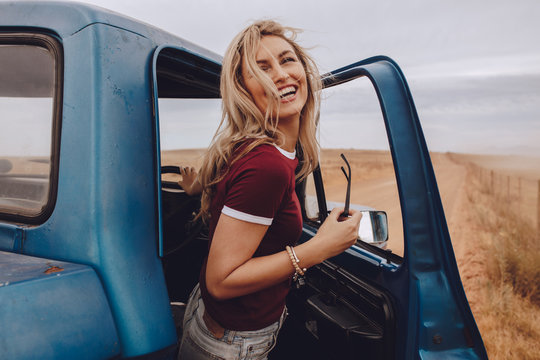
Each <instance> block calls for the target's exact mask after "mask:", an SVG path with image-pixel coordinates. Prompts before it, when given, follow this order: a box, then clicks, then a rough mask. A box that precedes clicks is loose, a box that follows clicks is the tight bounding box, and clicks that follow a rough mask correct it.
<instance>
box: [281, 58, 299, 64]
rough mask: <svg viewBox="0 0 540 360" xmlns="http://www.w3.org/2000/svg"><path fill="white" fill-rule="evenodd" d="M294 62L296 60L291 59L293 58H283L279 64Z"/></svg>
mask: <svg viewBox="0 0 540 360" xmlns="http://www.w3.org/2000/svg"><path fill="white" fill-rule="evenodd" d="M294 61H296V59H295V58H293V57H285V58H283V60H282V61H281V62H282V63H288V62H294Z"/></svg>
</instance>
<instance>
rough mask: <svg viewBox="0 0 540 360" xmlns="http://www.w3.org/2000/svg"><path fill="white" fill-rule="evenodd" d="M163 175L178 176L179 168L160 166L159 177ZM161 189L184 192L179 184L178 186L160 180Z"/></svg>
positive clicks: (173, 182) (175, 183) (172, 182)
mask: <svg viewBox="0 0 540 360" xmlns="http://www.w3.org/2000/svg"><path fill="white" fill-rule="evenodd" d="M163 174H178V175H180V166H172V165H167V166H162V167H161V175H163ZM161 187H162V188H165V189H175V190H184V189H182V187H181V186H180V184H178V183H177V182H175V181H163V180H161Z"/></svg>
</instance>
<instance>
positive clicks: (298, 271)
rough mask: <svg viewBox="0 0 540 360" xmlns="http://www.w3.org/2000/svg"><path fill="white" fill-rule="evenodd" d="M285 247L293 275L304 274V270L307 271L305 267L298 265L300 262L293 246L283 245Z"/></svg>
mask: <svg viewBox="0 0 540 360" xmlns="http://www.w3.org/2000/svg"><path fill="white" fill-rule="evenodd" d="M285 249H286V250H287V254H289V258H290V259H291V263H292V265H293V267H294V277H295V278H296V277H298V275H300V276H304V274H305V272H306V271H307V269H306V268H301V267H300V266H298V264H299V263H300V259H298V256H296V252H295V251H294V248H292V247H290V246H285Z"/></svg>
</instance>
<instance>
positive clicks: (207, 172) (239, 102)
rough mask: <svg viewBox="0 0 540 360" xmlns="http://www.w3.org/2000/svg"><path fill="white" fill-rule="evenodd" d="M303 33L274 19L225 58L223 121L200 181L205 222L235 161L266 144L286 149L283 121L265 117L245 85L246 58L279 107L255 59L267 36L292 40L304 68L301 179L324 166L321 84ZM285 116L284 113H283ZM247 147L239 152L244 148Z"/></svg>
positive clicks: (244, 36) (257, 26) (239, 40)
mask: <svg viewBox="0 0 540 360" xmlns="http://www.w3.org/2000/svg"><path fill="white" fill-rule="evenodd" d="M297 33H298V30H297V29H294V28H290V27H285V26H282V25H280V24H279V23H277V22H275V21H271V20H263V21H258V22H255V23H253V24H252V25H250V26H248V27H247V28H246V29H244V30H243V31H242V32H240V33H239V34H238V35H237V36H236V37H235V38H234V39H233V40H232V42H231V44H230V45H229V47H228V49H227V51H226V52H225V56H224V58H223V64H222V70H221V85H220V90H221V97H222V100H223V102H222V118H221V122H220V125H219V127H218V130H217V132H216V134H215V135H214V138H213V140H212V143H211V144H210V147H209V148H208V151H207V152H206V154H205V156H204V158H203V165H202V167H201V169H200V171H199V176H198V180H199V182H200V183H201V185H202V188H203V192H202V195H201V210H200V212H199V215H198V216H200V217H202V218H203V219H204V220H207V219H208V218H209V207H210V201H211V198H212V195H213V191H214V188H215V185H216V184H217V183H218V182H220V181H221V180H222V179H223V178H224V177H225V175H226V174H227V171H228V168H229V167H230V166H231V165H232V164H234V162H235V161H237V160H238V159H240V158H241V157H242V156H244V155H245V154H247V153H248V152H250V151H251V150H253V149H254V148H255V147H256V146H259V145H261V144H276V145H278V146H280V145H282V142H283V139H282V136H281V135H282V134H281V133H280V132H279V130H278V129H277V126H278V122H279V119H277V118H276V117H273V116H272V115H273V114H272V109H273V108H274V107H273V106H270V105H269V106H268V107H267V109H266V113H265V114H262V113H261V111H260V110H259V109H258V108H257V106H256V105H255V103H254V101H253V99H252V98H251V95H250V94H249V92H248V91H247V90H246V88H245V87H244V85H243V79H242V59H243V58H244V57H245V60H246V61H245V63H246V64H247V68H248V69H246V70H247V71H248V72H249V73H251V74H253V77H254V78H255V79H256V80H257V81H258V82H259V83H260V84H261V86H262V87H263V88H264V90H265V92H266V94H267V98H268V104H277V106H279V101H278V99H279V95H278V92H277V88H276V86H275V84H274V83H273V82H272V80H271V79H270V78H269V77H268V76H267V75H266V74H265V73H264V72H263V71H262V70H261V69H260V68H259V66H257V64H256V61H255V55H256V53H257V50H258V48H259V43H260V40H261V38H262V37H263V36H268V35H273V36H278V37H280V38H282V39H284V40H285V41H287V42H288V43H289V44H290V45H291V46H292V48H293V49H294V51H295V52H296V55H297V56H298V58H299V60H300V62H301V63H302V65H303V67H304V71H305V73H306V79H307V85H308V86H307V87H308V94H307V100H306V103H305V105H304V107H303V109H302V111H301V113H300V130H299V137H298V142H297V144H296V149H297V153H298V156H299V159H300V164H299V171H298V174H297V176H296V177H297V179H303V178H304V177H305V176H307V175H308V174H309V173H310V172H312V171H313V170H314V169H315V167H316V166H317V164H318V162H319V144H318V142H317V136H316V130H317V122H318V116H319V103H320V89H321V88H322V85H321V79H320V76H319V73H318V70H317V67H316V65H315V63H314V62H313V60H312V59H311V58H310V57H309V55H307V53H306V51H305V50H304V49H303V48H302V47H300V46H299V45H298V44H297V43H296V42H295V39H296V35H297ZM278 112H279V109H278ZM241 144H245V146H243V147H242V148H241V149H242V150H241V151H239V152H237V150H238V149H239V145H241Z"/></svg>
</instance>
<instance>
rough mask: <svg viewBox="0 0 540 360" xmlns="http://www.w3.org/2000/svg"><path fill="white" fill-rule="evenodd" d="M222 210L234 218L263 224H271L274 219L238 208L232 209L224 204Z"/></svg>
mask: <svg viewBox="0 0 540 360" xmlns="http://www.w3.org/2000/svg"><path fill="white" fill-rule="evenodd" d="M221 212H222V213H223V214H225V215H227V216H230V217H233V218H235V219H238V220H243V221H247V222H250V223H255V224H261V225H268V226H270V225H272V220H274V219H273V218H267V217H262V216H256V215H251V214H247V213H245V212H241V211H238V210H234V209H231V208H230V207H228V206H223V209H222V210H221Z"/></svg>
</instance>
